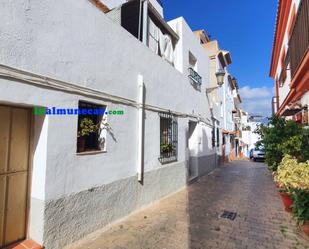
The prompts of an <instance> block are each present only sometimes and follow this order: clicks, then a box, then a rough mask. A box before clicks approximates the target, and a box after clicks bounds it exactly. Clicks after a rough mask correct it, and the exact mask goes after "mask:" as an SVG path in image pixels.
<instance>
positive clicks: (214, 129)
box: [211, 127, 216, 148]
mask: <svg viewBox="0 0 309 249" xmlns="http://www.w3.org/2000/svg"><path fill="white" fill-rule="evenodd" d="M211 135H212V138H211V143H212V148H215V147H216V128H215V127H213V128H212V134H211Z"/></svg>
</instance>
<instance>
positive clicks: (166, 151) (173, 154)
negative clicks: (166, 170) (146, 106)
mask: <svg viewBox="0 0 309 249" xmlns="http://www.w3.org/2000/svg"><path fill="white" fill-rule="evenodd" d="M159 116H160V157H159V161H160V162H161V163H169V162H173V161H177V146H178V123H177V118H176V117H175V116H174V115H172V114H170V113H159Z"/></svg>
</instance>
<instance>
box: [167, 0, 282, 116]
mask: <svg viewBox="0 0 309 249" xmlns="http://www.w3.org/2000/svg"><path fill="white" fill-rule="evenodd" d="M162 2H163V6H164V15H165V19H166V20H171V19H174V18H176V17H179V16H183V17H184V18H185V19H186V21H187V22H188V24H189V25H190V27H191V28H192V30H198V29H205V30H206V31H207V33H208V34H210V35H211V38H212V39H216V40H218V41H219V44H220V47H221V48H222V49H225V50H228V51H230V52H231V55H232V59H233V64H232V65H231V66H230V67H229V71H230V73H231V74H232V75H233V76H234V77H236V78H237V79H238V83H239V87H240V93H241V97H242V99H243V107H244V108H245V109H246V110H247V111H248V112H249V113H252V114H262V115H269V114H270V111H271V110H270V102H271V97H272V96H273V81H272V79H270V78H269V76H268V75H269V65H270V58H271V50H272V44H273V35H274V26H275V18H276V9H277V0H259V1H252V0H233V1H231V0H191V1H188V0H177V1H173V0H163V1H162Z"/></svg>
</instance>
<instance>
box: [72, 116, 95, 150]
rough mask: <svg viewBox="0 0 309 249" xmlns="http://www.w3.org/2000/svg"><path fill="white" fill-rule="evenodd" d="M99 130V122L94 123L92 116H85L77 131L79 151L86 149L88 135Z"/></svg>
mask: <svg viewBox="0 0 309 249" xmlns="http://www.w3.org/2000/svg"><path fill="white" fill-rule="evenodd" d="M98 130H99V124H94V122H93V121H92V120H91V119H90V118H83V119H82V120H81V122H80V125H79V131H78V133H77V137H78V140H77V148H78V152H84V151H85V144H86V137H87V136H89V135H90V134H92V133H95V132H97V131H98Z"/></svg>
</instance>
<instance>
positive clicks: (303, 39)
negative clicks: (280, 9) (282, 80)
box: [289, 0, 309, 77]
mask: <svg viewBox="0 0 309 249" xmlns="http://www.w3.org/2000/svg"><path fill="white" fill-rule="evenodd" d="M308 13H309V0H301V2H300V5H299V8H298V11H297V17H296V20H295V24H294V27H293V31H292V34H291V38H290V41H289V50H290V60H291V64H290V65H291V76H292V77H294V76H295V74H296V72H297V70H298V68H299V66H300V65H301V63H302V60H303V58H304V57H305V55H306V53H307V52H308V47H309V15H308Z"/></svg>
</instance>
